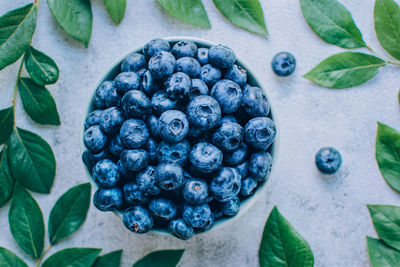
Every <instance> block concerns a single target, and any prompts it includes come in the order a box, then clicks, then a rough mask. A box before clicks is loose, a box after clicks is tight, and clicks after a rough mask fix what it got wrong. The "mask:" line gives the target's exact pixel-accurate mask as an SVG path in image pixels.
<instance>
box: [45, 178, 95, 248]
mask: <svg viewBox="0 0 400 267" xmlns="http://www.w3.org/2000/svg"><path fill="white" fill-rule="evenodd" d="M90 189H91V187H90V183H86V184H80V185H77V186H75V187H72V188H71V189H69V190H68V191H67V192H66V193H65V194H64V195H62V196H61V197H60V198H59V199H58V200H57V202H56V204H55V205H54V207H53V209H52V210H51V212H50V217H49V239H50V243H51V244H55V243H57V242H58V241H59V240H60V239H62V238H65V237H66V236H68V235H70V234H72V233H73V232H75V231H76V230H78V229H79V227H80V226H81V225H82V224H83V222H84V221H85V219H86V215H87V212H88V210H89V204H90Z"/></svg>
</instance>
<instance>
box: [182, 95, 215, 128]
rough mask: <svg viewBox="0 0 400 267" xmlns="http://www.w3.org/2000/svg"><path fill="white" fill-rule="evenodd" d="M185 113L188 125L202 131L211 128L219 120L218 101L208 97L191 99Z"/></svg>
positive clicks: (202, 96)
mask: <svg viewBox="0 0 400 267" xmlns="http://www.w3.org/2000/svg"><path fill="white" fill-rule="evenodd" d="M186 113H187V114H188V119H189V122H190V124H191V125H193V126H195V127H197V128H200V129H203V130H209V129H211V128H213V127H214V126H215V125H217V123H218V121H219V119H220V118H221V108H220V106H219V104H218V101H217V100H215V99H214V98H212V97H211V96H208V95H201V96H197V97H195V98H193V99H192V100H191V101H190V102H189V104H188V106H187V111H186Z"/></svg>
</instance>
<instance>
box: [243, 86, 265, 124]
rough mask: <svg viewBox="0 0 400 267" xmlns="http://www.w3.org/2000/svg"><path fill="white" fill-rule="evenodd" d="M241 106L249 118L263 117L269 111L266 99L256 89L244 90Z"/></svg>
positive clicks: (259, 89)
mask: <svg viewBox="0 0 400 267" xmlns="http://www.w3.org/2000/svg"><path fill="white" fill-rule="evenodd" d="M242 106H243V108H244V110H245V111H246V112H247V114H248V115H249V116H251V117H265V116H267V115H268V113H269V110H270V105H269V102H268V98H267V97H266V96H265V94H264V92H263V91H262V89H261V88H258V87H247V88H246V89H245V90H244V92H243V103H242Z"/></svg>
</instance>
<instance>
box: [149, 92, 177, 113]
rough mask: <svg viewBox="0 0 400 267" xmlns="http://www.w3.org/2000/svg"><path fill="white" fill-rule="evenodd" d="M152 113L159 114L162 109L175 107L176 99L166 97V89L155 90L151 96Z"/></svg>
mask: <svg viewBox="0 0 400 267" xmlns="http://www.w3.org/2000/svg"><path fill="white" fill-rule="evenodd" d="M151 104H152V106H153V110H154V113H156V114H157V115H161V113H163V112H164V111H167V110H171V109H175V108H176V107H177V100H173V99H171V98H168V95H167V92H166V91H157V92H156V93H155V94H154V95H153V97H152V98H151Z"/></svg>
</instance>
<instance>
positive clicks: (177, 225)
mask: <svg viewBox="0 0 400 267" xmlns="http://www.w3.org/2000/svg"><path fill="white" fill-rule="evenodd" d="M168 229H169V231H170V232H171V233H172V234H173V235H174V236H176V237H177V238H179V239H182V240H188V239H190V238H192V237H193V235H194V231H193V228H192V227H191V226H188V225H187V224H186V223H185V221H184V220H183V219H176V220H173V221H171V222H170V223H169V225H168Z"/></svg>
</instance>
